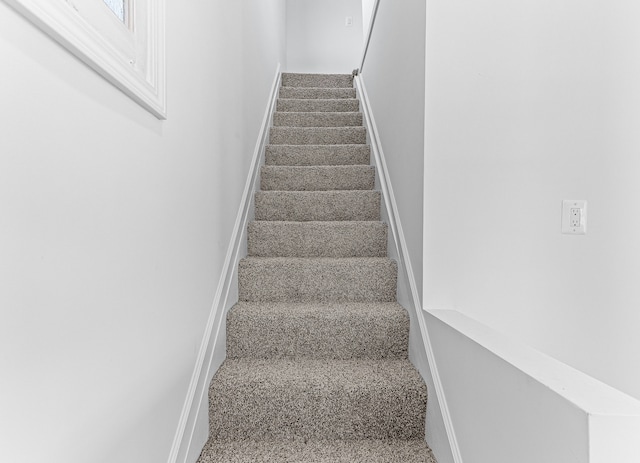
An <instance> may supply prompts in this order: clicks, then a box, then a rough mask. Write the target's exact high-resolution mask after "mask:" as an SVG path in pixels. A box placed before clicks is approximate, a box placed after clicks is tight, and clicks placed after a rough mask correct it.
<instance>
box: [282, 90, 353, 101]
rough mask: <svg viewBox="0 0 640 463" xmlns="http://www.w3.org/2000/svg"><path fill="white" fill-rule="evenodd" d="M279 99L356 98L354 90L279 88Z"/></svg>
mask: <svg viewBox="0 0 640 463" xmlns="http://www.w3.org/2000/svg"><path fill="white" fill-rule="evenodd" d="M279 97H280V98H297V99H307V98H308V99H316V98H320V99H337V98H356V89H355V88H327V87H280V94H279Z"/></svg>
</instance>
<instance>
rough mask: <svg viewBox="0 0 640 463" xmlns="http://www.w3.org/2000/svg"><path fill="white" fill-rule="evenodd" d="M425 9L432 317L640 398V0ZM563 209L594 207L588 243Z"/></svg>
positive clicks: (534, 0) (527, 0)
mask: <svg viewBox="0 0 640 463" xmlns="http://www.w3.org/2000/svg"><path fill="white" fill-rule="evenodd" d="M428 9H429V10H428V13H427V17H428V24H427V34H428V36H427V95H426V97H427V102H428V106H427V124H426V127H427V146H426V157H425V166H424V172H425V244H424V255H425V258H424V272H425V274H424V305H425V307H427V308H455V309H457V310H460V311H461V312H463V313H465V314H468V315H469V316H471V317H472V318H475V319H477V320H479V321H481V322H482V323H485V324H487V325H489V326H491V327H492V328H494V329H496V330H497V331H499V332H502V333H505V334H507V335H509V336H512V337H514V338H517V339H519V340H521V341H523V342H525V343H527V344H529V345H531V346H533V347H535V348H537V349H539V350H541V351H543V352H545V353H547V354H549V355H551V356H553V357H555V358H557V359H559V360H561V361H562V362H565V363H567V364H569V365H571V366H573V367H575V368H578V369H579V370H581V371H583V372H585V373H587V374H589V375H592V376H594V377H595V378H598V379H600V380H602V381H604V382H606V383H608V384H610V385H612V386H614V387H616V388H618V389H620V390H621V391H624V392H626V393H628V394H631V395H633V396H635V397H637V398H640V369H638V368H636V366H637V365H638V364H639V363H640V336H638V332H639V331H640V310H638V307H640V291H638V282H639V281H640V246H639V243H640V241H639V240H638V233H637V230H638V229H640V214H636V213H635V211H636V209H637V205H636V204H635V202H634V201H635V199H636V198H638V197H640V182H639V181H638V178H639V177H640V156H638V152H639V151H640V132H639V131H638V130H637V127H638V124H639V123H640V104H639V103H640V84H639V82H640V60H638V56H640V39H639V37H640V36H639V35H638V29H637V18H638V17H639V16H640V3H638V2H636V1H633V0H610V1H604V0H586V1H584V0H567V1H564V2H557V1H554V0H523V1H519V2H512V1H509V0H491V1H489V0H479V1H478V0H473V1H471V0H447V1H444V0H433V1H430V2H428ZM365 70H366V67H365ZM407 180H409V178H408V179H407ZM562 199H585V200H588V201H589V224H588V227H589V230H588V234H587V235H586V236H568V235H562V234H560V206H561V201H562Z"/></svg>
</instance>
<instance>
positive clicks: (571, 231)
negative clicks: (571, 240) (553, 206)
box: [562, 199, 587, 235]
mask: <svg viewBox="0 0 640 463" xmlns="http://www.w3.org/2000/svg"><path fill="white" fill-rule="evenodd" d="M562 233H564V234H567V235H586V234H587V202H586V201H584V200H577V199H565V200H564V201H562Z"/></svg>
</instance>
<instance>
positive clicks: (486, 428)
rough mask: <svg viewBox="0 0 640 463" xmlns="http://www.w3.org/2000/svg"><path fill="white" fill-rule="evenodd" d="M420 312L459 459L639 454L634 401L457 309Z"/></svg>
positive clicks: (601, 458)
mask: <svg viewBox="0 0 640 463" xmlns="http://www.w3.org/2000/svg"><path fill="white" fill-rule="evenodd" d="M425 318H426V319H427V321H428V324H429V334H430V337H431V340H432V343H433V345H434V346H435V347H434V353H435V356H436V359H437V360H436V364H437V366H438V371H439V373H440V378H441V380H442V383H443V386H444V388H445V394H446V397H447V402H448V403H449V412H450V413H451V417H452V420H453V423H454V428H455V431H456V434H457V437H458V443H459V450H460V455H461V459H462V461H464V463H486V462H492V463H513V462H516V461H517V462H518V463H538V462H541V461H544V462H547V463H568V462H571V463H610V462H614V461H615V462H617V463H636V462H638V461H640V449H639V448H638V445H637V440H638V433H640V401H638V400H635V399H633V398H631V397H629V396H628V395H626V394H624V393H621V392H619V391H617V390H616V389H614V388H612V387H610V386H607V385H605V384H604V383H601V382H599V381H597V380H595V379H593V378H592V377H590V376H587V375H585V374H584V373H581V372H579V371H577V370H575V369H573V368H571V367H569V366H567V365H565V364H563V363H560V362H558V361H557V360H554V359H552V358H551V357H548V356H546V355H544V354H541V353H540V352H537V351H535V350H533V349H531V348H529V347H527V346H524V345H523V344H521V343H519V342H517V341H515V342H514V341H512V340H510V339H508V338H506V337H505V336H502V335H500V334H498V333H496V332H495V331H493V330H491V329H489V328H487V327H486V326H483V325H482V324H479V323H477V322H476V321H474V320H472V319H470V318H468V317H466V316H464V315H463V314H461V313H459V312H455V311H443V310H435V311H431V312H429V313H425Z"/></svg>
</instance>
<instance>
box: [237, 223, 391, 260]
mask: <svg viewBox="0 0 640 463" xmlns="http://www.w3.org/2000/svg"><path fill="white" fill-rule="evenodd" d="M247 236H248V246H247V247H248V255H250V256H262V257H385V256H386V255H387V225H386V224H385V223H383V222H380V221H336V222H295V221H268V220H262V221H253V222H250V223H249V226H248V233H247Z"/></svg>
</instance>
